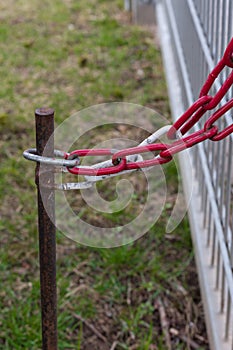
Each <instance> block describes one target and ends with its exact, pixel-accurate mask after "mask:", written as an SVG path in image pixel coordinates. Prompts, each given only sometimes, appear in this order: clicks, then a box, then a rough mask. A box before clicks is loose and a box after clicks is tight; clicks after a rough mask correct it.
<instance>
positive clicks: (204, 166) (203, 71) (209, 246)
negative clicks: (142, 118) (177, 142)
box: [156, 0, 233, 350]
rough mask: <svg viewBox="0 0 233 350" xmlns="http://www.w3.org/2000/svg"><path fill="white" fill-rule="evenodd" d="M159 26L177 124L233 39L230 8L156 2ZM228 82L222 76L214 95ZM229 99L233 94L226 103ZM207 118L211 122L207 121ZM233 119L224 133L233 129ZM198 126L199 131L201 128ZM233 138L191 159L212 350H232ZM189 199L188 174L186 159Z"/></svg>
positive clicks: (214, 2) (203, 1) (210, 1)
mask: <svg viewBox="0 0 233 350" xmlns="http://www.w3.org/2000/svg"><path fill="white" fill-rule="evenodd" d="M156 10H157V20H158V25H159V29H160V39H161V44H162V51H163V57H164V64H165V70H166V75H167V80H168V88H169V92H170V99H171V106H172V112H173V115H174V117H178V116H179V114H180V113H182V112H183V111H184V110H185V109H186V108H187V107H188V106H189V105H190V104H192V103H193V102H194V100H195V99H197V97H198V95H199V90H200V86H202V84H203V82H204V81H205V79H206V77H207V75H208V73H209V72H210V71H211V70H212V69H213V67H214V65H215V64H216V63H217V62H218V60H219V58H220V57H221V55H222V54H223V52H224V49H225V47H226V45H227V43H228V42H229V40H230V38H231V37H232V36H233V12H232V11H233V3H232V1H231V0H224V1H219V0H175V1H171V0H161V1H157V5H156ZM228 74H229V68H227V69H225V70H224V72H223V73H222V74H221V76H220V78H219V80H218V82H217V84H215V86H214V87H213V89H212V91H211V92H212V93H213V94H214V93H216V91H217V90H218V88H219V87H220V86H221V83H222V82H223V81H224V80H225V79H226V77H227V75H228ZM230 97H232V89H231V90H230V92H228V94H227V95H226V99H225V101H224V102H226V101H227V100H228V99H229V98H230ZM206 118H208V114H207V116H206ZM232 119H233V117H232V112H231V113H228V115H227V116H226V117H225V118H223V120H221V122H220V123H219V127H220V128H223V127H226V126H228V125H230V124H232ZM202 123H203V120H202V121H201V122H200V125H197V129H198V128H200V126H201V125H202ZM232 142H233V135H230V137H228V138H227V139H225V140H224V141H222V142H220V143H214V142H211V141H208V142H205V143H204V144H202V145H198V147H195V148H194V149H193V150H192V151H191V152H190V153H191V155H192V159H193V165H194V168H195V169H194V170H195V180H196V183H195V188H194V193H193V196H192V200H191V204H190V208H189V216H190V223H191V228H192V235H193V241H194V245H195V255H196V260H197V265H198V270H199V277H200V284H201V290H202V296H203V302H204V307H205V313H206V320H207V328H208V332H209V337H210V343H211V348H213V349H231V350H232V349H233V340H232V336H233V334H232V333H233V276H232V267H233V162H232ZM181 168H182V169H181V170H182V175H183V178H184V187H185V188H186V193H187V192H188V191H189V187H190V184H189V178H188V174H187V173H188V171H189V169H187V168H186V167H185V162H184V161H182V157H181Z"/></svg>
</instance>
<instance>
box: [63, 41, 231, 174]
mask: <svg viewBox="0 0 233 350" xmlns="http://www.w3.org/2000/svg"><path fill="white" fill-rule="evenodd" d="M226 67H229V68H233V38H232V39H231V41H230V43H229V44H228V46H227V48H226V50H225V53H224V55H223V57H222V58H221V60H220V61H219V62H218V64H217V65H216V67H215V68H214V69H213V70H212V72H211V73H210V74H209V76H208V77H207V80H206V82H205V83H204V85H203V86H202V89H201V91H200V94H199V98H198V99H197V100H196V101H195V102H194V103H193V104H192V105H191V106H190V107H189V108H188V109H187V110H186V111H185V112H184V113H183V114H182V115H181V116H180V118H179V119H178V120H177V121H176V122H175V123H174V124H173V126H172V127H171V129H170V130H169V131H168V133H167V137H168V138H169V139H171V140H174V139H175V138H176V134H177V131H180V133H181V134H182V135H184V134H186V133H187V132H188V131H189V130H190V129H191V128H192V127H193V126H194V125H195V124H196V123H197V122H198V121H199V120H200V118H201V117H202V116H203V115H204V114H205V113H206V111H209V110H212V109H214V108H216V107H217V106H218V105H219V104H220V102H221V101H222V100H223V98H224V97H225V95H226V93H227V92H228V90H229V89H230V87H231V86H232V84H233V72H231V73H230V74H229V76H228V77H227V79H226V80H225V81H224V83H223V84H222V86H221V87H220V89H219V90H218V91H217V93H216V94H215V95H214V96H211V95H209V92H210V89H211V88H212V86H213V84H214V82H215V81H216V79H217V78H218V77H219V75H220V73H221V72H222V71H223V70H224V68H226ZM232 107H233V98H232V99H230V100H229V101H228V102H227V103H225V104H224V105H222V106H221V107H220V108H219V109H218V110H216V111H215V112H214V113H213V114H212V115H211V116H210V117H209V118H208V119H207V121H206V122H205V124H204V127H203V129H201V130H199V131H196V132H194V133H192V134H189V135H188V136H185V137H182V138H180V139H179V140H174V141H173V142H171V143H170V144H167V143H166V144H163V143H153V144H149V145H146V146H137V147H132V148H127V149H123V150H121V151H118V152H116V151H114V150H111V149H85V150H76V151H73V152H71V153H70V154H68V153H67V154H66V156H65V158H67V159H72V158H74V157H84V156H99V155H103V156H106V155H111V156H112V163H113V166H111V167H107V168H100V169H94V168H93V167H74V168H67V169H68V171H69V172H70V173H72V174H76V175H77V174H79V175H90V176H100V175H110V174H116V173H119V172H121V171H124V170H133V169H139V168H145V167H150V166H154V165H157V164H163V163H167V162H169V161H170V160H171V159H172V156H173V155H174V154H175V153H178V152H180V151H182V150H184V149H186V148H190V147H192V146H194V145H195V144H197V143H199V142H203V141H205V140H207V139H210V140H212V141H220V140H222V139H224V138H225V137H227V136H228V135H230V134H231V133H233V123H232V124H231V125H229V126H227V127H226V128H224V129H223V130H221V131H219V130H218V127H217V126H216V125H215V124H214V123H215V122H216V121H217V120H218V119H219V118H221V117H222V116H223V115H224V114H225V113H226V112H227V111H229V110H230V109H231V108H232ZM154 151H159V154H158V155H157V157H154V158H153V159H149V160H143V161H140V162H127V159H126V157H127V156H129V155H134V154H141V153H145V152H154Z"/></svg>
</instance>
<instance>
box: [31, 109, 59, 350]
mask: <svg viewBox="0 0 233 350" xmlns="http://www.w3.org/2000/svg"><path fill="white" fill-rule="evenodd" d="M35 119H36V149H37V154H38V155H42V154H43V155H44V156H47V157H53V154H54V138H53V132H54V110H53V109H51V108H40V109H37V110H36V111H35ZM36 184H37V192H38V230H39V256H40V257H39V258H40V288H41V318H42V342H43V347H42V348H43V350H57V290H56V289H57V288H56V228H55V192H54V172H53V166H51V165H43V166H42V165H40V164H39V163H37V167H36Z"/></svg>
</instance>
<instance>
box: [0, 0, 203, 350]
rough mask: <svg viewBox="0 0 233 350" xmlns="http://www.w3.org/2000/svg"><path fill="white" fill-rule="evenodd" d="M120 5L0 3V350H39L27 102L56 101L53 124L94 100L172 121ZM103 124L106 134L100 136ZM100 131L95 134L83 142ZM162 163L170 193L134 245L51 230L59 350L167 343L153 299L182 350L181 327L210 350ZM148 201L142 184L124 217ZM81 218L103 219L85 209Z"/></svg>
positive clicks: (119, 218)
mask: <svg viewBox="0 0 233 350" xmlns="http://www.w3.org/2000/svg"><path fill="white" fill-rule="evenodd" d="M122 6H123V1H119V0H114V1H111V2H110V1H107V0H101V1H100V0H99V1H97V0H90V1H89V2H88V3H87V2H86V1H84V0H80V1H78V2H77V1H74V0H64V1H59V0H54V1H53V2H52V3H51V2H49V1H47V0H46V1H43V2H41V1H39V0H33V1H25V0H19V1H17V2H15V1H13V0H11V1H9V2H5V1H3V0H0V11H1V24H0V62H1V65H0V75H1V86H0V100H1V103H0V133H1V139H0V146H1V154H0V157H1V172H0V199H1V204H2V206H1V215H0V231H1V246H0V262H1V263H0V279H1V289H0V310H1V312H0V349H4V350H12V349H14V350H22V349H30V350H38V349H41V331H40V305H39V300H40V296H39V264H38V239H37V209H36V189H35V185H34V166H33V165H32V164H29V163H28V162H26V161H25V160H24V159H23V158H22V152H23V150H24V149H26V148H29V147H33V145H34V144H35V135H34V117H33V111H34V109H35V108H37V107H40V106H45V105H46V106H50V107H54V108H55V109H56V122H57V124H59V123H61V122H62V121H63V120H64V119H65V118H67V117H68V116H70V115H71V114H72V113H73V112H75V111H77V110H81V109H82V108H85V107H88V106H91V105H93V104H98V103H103V102H113V101H126V102H133V103H137V104H142V105H145V106H148V107H150V108H154V109H156V110H158V111H159V112H160V113H161V114H162V115H164V116H165V117H166V118H169V106H168V99H167V93H166V85H165V80H164V75H163V70H162V61H161V55H160V51H159V48H158V47H156V45H155V43H154V38H153V35H152V34H151V32H150V31H149V30H148V29H145V28H141V27H137V26H134V25H131V24H130V21H129V18H128V15H127V14H126V13H124V12H123V8H122ZM139 69H141V70H143V74H144V75H143V78H140V77H139V76H138V70H139ZM118 131H119V130H118ZM111 132H112V131H111V128H109V129H108V128H107V129H106V130H103V136H102V139H101V140H104V138H105V137H109V136H111ZM129 132H130V133H131V135H132V131H131V130H129ZM119 134H120V131H119ZM98 137H99V135H98V130H97V132H94V134H93V135H92V138H91V140H90V142H94V141H95V140H97V141H98V142H100V141H101V140H99V139H98ZM164 169H165V173H166V176H167V181H168V188H169V200H168V202H167V204H166V206H165V208H164V211H163V214H162V216H161V218H160V220H159V221H158V222H157V223H156V225H154V226H153V227H152V228H151V229H150V231H149V232H148V233H147V234H146V235H145V236H144V237H142V238H140V239H139V240H137V242H135V243H132V244H129V245H126V246H122V247H119V248H113V249H97V248H88V247H85V246H81V245H79V244H76V243H74V242H73V241H70V240H68V239H67V238H66V237H64V236H63V235H62V234H60V233H59V232H58V233H57V243H58V245H57V285H58V300H59V306H58V331H59V349H73V350H74V349H84V350H85V349H103V350H104V349H110V348H111V346H112V344H113V343H114V342H116V347H115V349H117V350H118V349H129V350H130V349H131V350H132V349H142V350H146V349H148V350H149V349H150V350H153V349H166V345H165V337H164V334H163V330H162V326H161V320H160V316H159V307H158V303H157V301H158V299H160V300H162V302H163V305H164V307H165V309H166V315H167V319H168V321H169V325H170V328H175V329H177V331H178V335H176V336H175V335H171V341H172V344H173V347H174V349H189V345H188V342H187V341H184V340H183V338H182V335H186V336H187V338H188V339H192V340H193V341H195V342H196V343H197V344H200V349H202V348H203V349H204V348H205V349H207V347H208V345H207V342H206V340H205V339H206V333H205V326H204V320H203V311H202V307H201V302H200V295H199V289H198V285H197V277H196V271H195V266H194V258H193V248H192V243H191V239H190V233H189V227H188V221H187V218H185V219H184V220H183V221H182V223H181V224H180V225H179V226H178V227H177V229H176V230H175V231H174V232H173V233H171V234H169V235H166V234H165V224H166V221H167V217H168V216H169V214H170V212H171V207H172V204H173V202H174V193H175V189H176V187H177V180H176V170H175V166H174V164H170V165H168V166H165V167H164ZM139 180H140V178H139V177H137V176H135V177H134V181H135V182H136V183H139ZM114 181H116V180H114ZM114 181H113V182H112V184H111V185H110V184H109V185H108V188H107V189H106V185H105V183H102V184H101V183H100V184H99V185H98V186H99V190H100V192H101V193H102V194H103V196H104V198H105V199H107V200H110V199H112V193H113V189H114V188H115V183H116V182H114ZM140 181H143V180H140ZM140 183H141V182H140ZM110 186H112V187H110ZM70 196H71V197H72V195H71V194H70ZM144 197H145V193H144V192H143V189H141V190H140V189H139V191H138V194H137V193H136V194H135V196H134V200H133V201H132V204H131V206H129V207H128V208H127V210H128V212H127V215H128V216H130V215H132V217H133V215H135V213H137V210H138V209H137V208H138V205H139V204H140V201H143V198H144ZM70 200H71V201H72V198H70ZM80 201H81V199H79V202H78V204H79V205H80V203H81V202H80ZM82 215H83V217H84V218H85V219H86V220H87V221H89V222H97V221H98V220H99V217H98V215H97V214H96V213H95V212H94V211H92V210H90V209H89V208H86V207H84V209H83V213H82ZM124 222H125V212H117V213H116V214H115V215H113V214H106V215H105V216H104V215H103V216H102V218H101V224H102V223H104V224H105V225H108V226H109V227H111V225H115V224H121V223H124ZM77 315H78V317H79V318H78V317H77ZM80 317H81V318H80ZM82 319H83V320H85V321H86V322H87V323H85V322H83V321H82ZM88 325H92V326H93V327H94V328H95V329H96V330H98V332H99V333H100V334H102V336H103V337H104V339H105V340H106V341H103V339H100V337H99V336H98V335H96V333H93V331H92V330H91V328H90V327H88Z"/></svg>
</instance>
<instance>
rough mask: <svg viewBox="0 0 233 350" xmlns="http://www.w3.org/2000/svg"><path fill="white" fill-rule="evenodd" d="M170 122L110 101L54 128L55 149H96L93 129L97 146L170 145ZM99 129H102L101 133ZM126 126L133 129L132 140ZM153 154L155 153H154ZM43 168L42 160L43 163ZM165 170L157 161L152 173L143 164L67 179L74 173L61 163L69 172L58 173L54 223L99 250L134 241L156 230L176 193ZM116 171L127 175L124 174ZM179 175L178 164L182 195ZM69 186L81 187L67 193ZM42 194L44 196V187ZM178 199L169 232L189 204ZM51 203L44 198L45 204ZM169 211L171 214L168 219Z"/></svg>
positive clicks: (97, 166) (100, 164)
mask: <svg viewBox="0 0 233 350" xmlns="http://www.w3.org/2000/svg"><path fill="white" fill-rule="evenodd" d="M166 124H169V123H168V121H167V120H166V119H165V118H164V117H162V116H161V115H159V114H158V113H157V112H155V111H154V110H151V109H149V108H146V107H142V106H139V105H133V104H130V103H108V104H102V105H97V106H92V107H90V108H87V109H85V110H82V111H80V112H78V113H76V114H74V115H73V116H71V117H69V118H67V119H65V120H64V122H63V123H62V124H60V125H59V126H58V127H57V128H56V129H55V132H54V140H55V148H56V149H57V148H58V149H63V150H65V151H67V152H70V150H73V149H78V148H83V149H84V148H85V149H86V148H87V149H90V145H91V146H92V147H93V144H94V142H95V138H93V130H94V135H97V136H96V144H94V147H93V148H114V149H125V148H130V147H137V146H143V145H147V144H151V143H154V142H156V140H159V139H160V138H162V139H163V141H162V142H164V143H166V135H165V134H166V133H167V131H168V130H169V129H170V127H171V126H170V125H166ZM122 125H124V130H125V133H124V132H123V131H121V130H123V129H121V128H118V126H122ZM161 125H166V126H164V127H162V128H159V130H157V131H156V132H154V129H155V128H156V127H158V126H161ZM128 126H129V128H128ZM96 128H97V129H96ZM98 128H102V129H99V130H100V131H99V130H98ZM128 130H131V131H130V132H131V138H130V135H128ZM145 130H146V132H147V133H148V132H149V134H150V136H149V137H147V138H146V139H145V140H143V141H142V142H141V143H140V144H139V145H138V143H136V142H135V136H134V135H135V133H136V134H137V139H138V138H139V136H140V134H141V133H142V131H143V133H144V132H145ZM90 135H91V137H90ZM104 135H108V136H104ZM119 135H120V137H119ZM177 138H180V135H177ZM80 140H81V141H80ZM80 145H81V147H80ZM149 153H150V152H149ZM151 155H152V157H154V154H153V152H151ZM42 156H43V155H42ZM145 158H146V155H145ZM91 159H94V158H90V157H84V158H83V164H82V165H76V166H77V167H87V163H86V161H87V160H88V162H89V161H91ZM98 159H101V158H98ZM142 160H143V158H142V155H141V154H136V155H130V156H127V162H135V161H136V162H140V161H142ZM76 161H77V160H76ZM97 161H98V160H97ZM176 161H177V160H176V157H174V159H173V163H175V164H176ZM187 161H189V156H188V154H187ZM43 166H44V165H43V164H41V167H43ZM109 166H113V164H112V160H111V159H109V160H107V161H104V162H98V163H96V164H93V165H92V166H91V167H92V168H93V169H101V168H104V167H109ZM88 168H90V166H89V165H88ZM151 168H152V167H150V169H151ZM165 168H166V166H162V165H160V164H159V165H156V166H153V169H152V170H151V171H147V169H149V168H144V169H141V171H137V169H136V170H135V171H134V170H130V171H127V170H126V171H122V172H120V173H118V174H113V175H110V176H109V175H106V176H105V175H104V176H84V177H83V176H79V175H75V176H76V178H77V180H78V181H80V180H81V181H80V182H78V181H77V182H70V183H69V182H67V176H68V178H70V177H71V176H72V175H70V174H67V171H66V169H65V168H64V167H61V169H62V171H63V172H65V174H63V173H62V172H60V173H56V174H55V180H56V181H55V182H56V184H58V185H56V186H57V188H59V189H61V190H63V191H57V192H56V196H55V199H56V204H55V210H56V223H55V224H56V227H57V228H58V229H59V230H60V232H63V233H64V235H66V236H67V237H69V238H70V239H72V240H74V241H75V242H78V243H81V244H84V245H88V246H94V247H101V248H103V247H105V248H106V247H117V246H121V245H124V244H128V243H130V242H133V241H135V240H136V239H138V238H139V237H141V236H142V235H144V234H145V233H146V232H148V231H149V230H150V228H151V227H152V226H154V228H153V234H155V235H156V222H157V220H159V218H160V215H161V213H162V211H163V209H164V207H165V203H166V200H167V198H171V197H172V198H173V199H174V193H172V196H170V195H169V196H167V189H168V186H167V184H166V177H165V173H164V169H165ZM190 173H191V162H190ZM128 174H130V176H128ZM117 175H125V176H124V177H123V178H122V177H117ZM83 179H84V180H85V181H83ZM107 179H112V181H110V180H109V181H106V182H103V184H101V181H102V180H107ZM180 179H181V177H180V176H179V170H178V167H177V180H178V183H179V186H178V188H179V192H180V193H177V199H180V198H182V193H181V184H180V181H181V180H180ZM71 189H79V191H66V190H71ZM41 195H42V199H43V191H41ZM178 203H181V202H180V200H177V204H176V205H175V206H174V208H173V211H172V214H168V217H167V220H168V225H167V230H169V232H171V231H172V230H174V228H175V227H176V226H177V225H178V224H179V222H180V221H181V220H182V218H183V217H184V215H185V213H186V211H187V207H186V205H185V204H182V205H181V206H180V204H178ZM49 205H50V204H49V203H48V202H46V199H45V201H44V206H45V208H46V206H49ZM48 213H49V210H48ZM169 215H171V216H172V217H170V218H169ZM118 218H120V219H118ZM109 220H110V221H109ZM163 220H164V219H163ZM108 221H109V222H111V225H110V227H109V226H108V225H107V224H108ZM155 249H156V247H155Z"/></svg>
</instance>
